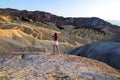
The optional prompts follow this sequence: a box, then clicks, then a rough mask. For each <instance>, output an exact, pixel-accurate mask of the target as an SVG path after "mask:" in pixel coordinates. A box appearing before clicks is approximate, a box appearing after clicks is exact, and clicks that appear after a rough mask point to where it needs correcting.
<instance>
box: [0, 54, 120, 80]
mask: <svg viewBox="0 0 120 80" xmlns="http://www.w3.org/2000/svg"><path fill="white" fill-rule="evenodd" d="M22 54H24V55H22ZM0 80H120V73H119V72H118V71H117V70H115V69H113V68H112V67H110V66H108V65H107V64H105V63H102V62H99V61H96V60H92V59H87V58H84V57H80V56H73V55H67V54H55V55H52V54H50V53H35V52H33V53H29V52H26V53H9V54H8V53H1V54H0Z"/></svg>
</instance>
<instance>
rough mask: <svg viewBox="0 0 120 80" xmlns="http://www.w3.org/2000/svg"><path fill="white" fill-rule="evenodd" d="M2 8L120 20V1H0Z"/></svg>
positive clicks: (64, 15)
mask: <svg viewBox="0 0 120 80" xmlns="http://www.w3.org/2000/svg"><path fill="white" fill-rule="evenodd" d="M0 8H14V9H19V10H29V11H35V10H38V11H45V12H49V13H52V14H55V15H58V16H63V17H99V18H102V19H105V20H120V0H0Z"/></svg>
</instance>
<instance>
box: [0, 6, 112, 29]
mask: <svg viewBox="0 0 120 80" xmlns="http://www.w3.org/2000/svg"><path fill="white" fill-rule="evenodd" d="M0 14H4V15H11V16H13V17H14V18H16V19H21V20H23V21H28V22H39V21H40V22H51V23H55V24H56V25H57V26H58V27H59V28H64V27H62V26H64V25H72V26H74V28H81V27H82V28H85V27H93V28H105V27H112V26H114V25H112V24H111V23H109V22H107V21H104V20H102V19H100V18H97V17H91V18H82V17H80V18H71V17H69V18H64V17H61V16H56V15H53V14H51V13H47V12H41V11H27V10H16V9H10V8H7V9H0Z"/></svg>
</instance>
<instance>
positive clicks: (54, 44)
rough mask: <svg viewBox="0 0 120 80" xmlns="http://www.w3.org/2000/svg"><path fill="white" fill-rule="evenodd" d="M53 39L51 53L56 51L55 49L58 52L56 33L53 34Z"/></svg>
mask: <svg viewBox="0 0 120 80" xmlns="http://www.w3.org/2000/svg"><path fill="white" fill-rule="evenodd" d="M53 40H54V42H53V54H54V53H56V51H57V52H58V53H59V48H58V35H57V33H55V34H54V36H53Z"/></svg>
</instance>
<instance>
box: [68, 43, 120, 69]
mask: <svg viewBox="0 0 120 80" xmlns="http://www.w3.org/2000/svg"><path fill="white" fill-rule="evenodd" d="M70 54H74V55H79V56H84V57H88V58H92V59H97V60H100V61H103V62H105V63H107V64H109V65H110V66H112V67H115V68H118V69H120V43H116V42H101V43H94V44H89V45H86V46H82V47H78V48H76V49H74V50H72V51H71V52H70Z"/></svg>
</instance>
